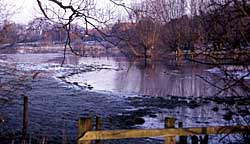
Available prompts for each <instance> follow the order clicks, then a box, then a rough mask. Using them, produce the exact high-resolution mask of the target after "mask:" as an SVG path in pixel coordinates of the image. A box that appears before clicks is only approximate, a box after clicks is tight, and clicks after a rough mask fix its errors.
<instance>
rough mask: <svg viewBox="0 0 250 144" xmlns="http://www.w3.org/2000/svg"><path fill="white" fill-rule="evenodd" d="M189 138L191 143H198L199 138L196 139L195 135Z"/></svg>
mask: <svg viewBox="0 0 250 144" xmlns="http://www.w3.org/2000/svg"><path fill="white" fill-rule="evenodd" d="M191 139H192V144H198V143H199V139H198V137H197V136H192V137H191Z"/></svg>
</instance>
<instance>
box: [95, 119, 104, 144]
mask: <svg viewBox="0 0 250 144" xmlns="http://www.w3.org/2000/svg"><path fill="white" fill-rule="evenodd" d="M95 122H96V130H101V129H102V119H101V117H96V121H95ZM95 143H96V144H101V141H100V140H96V141H95Z"/></svg>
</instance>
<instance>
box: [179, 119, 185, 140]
mask: <svg viewBox="0 0 250 144" xmlns="http://www.w3.org/2000/svg"><path fill="white" fill-rule="evenodd" d="M178 127H179V128H183V123H182V122H179V123H178ZM180 144H187V137H186V136H180Z"/></svg>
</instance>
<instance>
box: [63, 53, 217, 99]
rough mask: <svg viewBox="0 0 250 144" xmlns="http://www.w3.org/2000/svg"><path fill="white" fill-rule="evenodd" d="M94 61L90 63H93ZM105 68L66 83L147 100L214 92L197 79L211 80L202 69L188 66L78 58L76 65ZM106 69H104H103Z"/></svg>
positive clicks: (70, 79) (192, 65)
mask: <svg viewBox="0 0 250 144" xmlns="http://www.w3.org/2000/svg"><path fill="white" fill-rule="evenodd" d="M93 59H94V60H93ZM86 62H87V63H88V64H91V63H92V64H98V65H103V66H106V68H104V69H100V70H98V71H91V72H85V73H81V74H76V75H73V76H70V77H68V78H67V81H70V82H77V83H78V84H79V85H86V84H89V85H91V86H93V87H94V90H97V91H111V92H115V93H117V92H118V93H128V94H140V95H150V96H167V95H173V96H199V97H200V96H211V95H213V94H214V92H215V88H214V87H211V85H210V84H208V83H207V82H205V81H204V80H203V79H201V78H200V76H203V77H208V78H210V79H212V78H213V76H212V74H211V73H209V72H207V71H206V70H207V68H206V67H201V66H196V65H194V64H191V63H187V64H185V66H176V65H175V63H173V62H163V61H157V62H150V63H148V64H147V66H145V65H144V62H143V61H141V60H137V61H133V62H128V61H125V60H124V59H123V60H121V59H115V58H91V60H89V59H88V58H80V59H79V62H78V63H85V64H86ZM107 66H108V69H107Z"/></svg>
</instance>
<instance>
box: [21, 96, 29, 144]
mask: <svg viewBox="0 0 250 144" xmlns="http://www.w3.org/2000/svg"><path fill="white" fill-rule="evenodd" d="M27 128H28V97H27V96H24V97H23V131H22V143H23V144H26V134H27Z"/></svg>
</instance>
